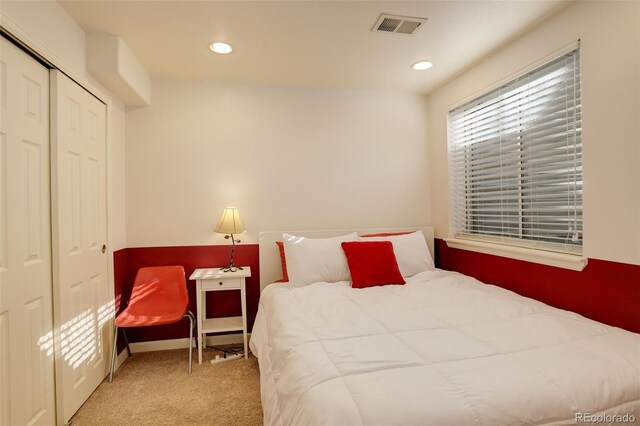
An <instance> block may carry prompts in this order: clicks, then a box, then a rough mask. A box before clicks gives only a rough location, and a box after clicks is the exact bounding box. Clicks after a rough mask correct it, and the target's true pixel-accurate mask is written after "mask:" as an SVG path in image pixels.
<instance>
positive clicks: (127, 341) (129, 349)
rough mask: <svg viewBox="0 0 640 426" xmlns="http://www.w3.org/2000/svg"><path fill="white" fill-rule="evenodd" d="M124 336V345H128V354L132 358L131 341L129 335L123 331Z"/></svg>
mask: <svg viewBox="0 0 640 426" xmlns="http://www.w3.org/2000/svg"><path fill="white" fill-rule="evenodd" d="M122 336H123V337H124V343H126V344H127V353H128V354H129V356H131V348H130V347H129V339H127V333H126V332H125V331H124V328H123V329H122Z"/></svg>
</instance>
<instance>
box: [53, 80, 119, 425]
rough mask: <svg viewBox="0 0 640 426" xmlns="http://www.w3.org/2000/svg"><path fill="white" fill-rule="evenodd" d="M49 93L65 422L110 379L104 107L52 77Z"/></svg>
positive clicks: (59, 355) (59, 358)
mask: <svg viewBox="0 0 640 426" xmlns="http://www.w3.org/2000/svg"><path fill="white" fill-rule="evenodd" d="M51 88H52V92H51V93H52V105H54V106H55V107H54V108H53V110H52V119H51V124H52V138H53V139H52V157H53V162H52V166H53V170H52V194H54V197H53V200H52V219H53V220H52V222H53V246H54V247H55V248H56V250H54V280H55V282H54V289H55V290H54V306H55V308H54V312H55V313H56V314H55V318H54V320H55V324H56V328H57V327H58V325H59V327H60V338H59V339H58V340H57V341H56V345H57V346H56V372H57V375H56V383H57V390H58V396H59V401H58V410H59V413H58V416H59V420H61V421H63V422H66V421H68V420H69V419H70V418H71V416H72V415H73V414H74V413H75V412H76V411H77V409H78V408H79V407H80V406H81V405H82V403H83V402H84V401H85V400H86V399H87V398H88V397H89V395H91V393H92V392H93V390H94V389H95V388H96V387H97V386H98V385H99V384H100V382H101V381H102V380H103V379H104V377H105V376H106V374H107V373H108V366H107V362H106V360H107V358H108V356H105V353H104V351H105V348H109V347H110V344H109V341H110V339H111V333H109V332H108V330H107V328H108V327H107V325H108V320H109V317H108V316H106V317H105V315H104V312H111V311H112V309H113V305H112V303H110V302H109V298H108V288H107V285H108V279H107V255H106V253H103V252H102V246H103V244H106V210H105V209H106V188H105V182H106V176H105V154H106V146H105V139H106V137H105V136H106V135H105V121H106V106H105V105H104V104H103V103H102V102H100V101H99V100H98V99H96V98H95V97H94V96H92V95H91V94H90V93H89V92H87V91H86V90H84V89H83V88H82V87H81V86H79V85H78V84H76V83H75V82H73V81H72V80H70V79H69V78H68V77H66V76H65V75H64V74H62V73H60V72H58V71H55V70H54V71H52V72H51ZM60 396H61V397H60Z"/></svg>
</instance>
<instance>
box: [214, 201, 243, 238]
mask: <svg viewBox="0 0 640 426" xmlns="http://www.w3.org/2000/svg"><path fill="white" fill-rule="evenodd" d="M213 231H214V232H218V233H220V234H240V233H241V232H244V226H243V225H242V221H241V220H240V214H239V213H238V209H237V208H235V207H225V208H224V210H223V211H222V218H221V219H220V223H219V224H218V226H216V227H215V229H214V230H213Z"/></svg>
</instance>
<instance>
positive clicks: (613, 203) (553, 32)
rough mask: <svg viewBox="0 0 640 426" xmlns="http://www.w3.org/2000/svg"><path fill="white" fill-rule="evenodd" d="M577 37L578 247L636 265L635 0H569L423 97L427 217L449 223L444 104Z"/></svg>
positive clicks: (638, 68) (639, 127)
mask: <svg viewBox="0 0 640 426" xmlns="http://www.w3.org/2000/svg"><path fill="white" fill-rule="evenodd" d="M576 39H581V42H582V44H581V46H582V47H581V61H582V95H583V119H582V121H583V140H582V143H583V168H584V232H585V234H584V254H585V255H586V256H587V257H589V258H597V259H605V260H611V261H617V262H624V263H632V264H640V166H639V165H640V142H639V139H638V135H640V3H638V2H613V1H609V2H576V3H574V4H573V5H571V6H569V7H568V8H566V9H564V10H563V11H561V12H560V13H559V14H558V15H555V16H554V17H552V18H551V19H549V20H548V21H546V22H544V23H543V24H541V25H540V26H539V27H537V28H535V29H534V30H532V31H531V32H529V33H527V34H526V35H524V36H523V37H521V38H520V39H518V40H516V41H515V42H514V43H512V44H510V45H508V46H507V47H505V48H504V49H502V50H500V51H498V52H497V53H495V54H494V55H492V56H490V57H489V58H487V59H486V60H484V61H483V62H481V63H480V64H478V65H477V66H475V67H474V68H472V69H471V70H469V71H467V72H465V73H464V74H462V75H461V76H459V77H457V78H456V79H454V80H453V81H451V82H450V83H448V84H447V85H445V86H443V87H441V88H440V89H438V90H437V91H435V92H433V93H432V94H431V95H430V97H429V141H430V150H431V163H430V169H431V171H432V177H431V182H432V216H433V223H434V226H435V228H436V236H437V237H439V238H443V237H446V236H447V233H448V227H449V196H448V190H447V188H448V185H447V182H448V165H447V127H446V119H447V111H448V110H449V109H450V108H451V106H453V105H454V104H456V103H458V102H460V101H461V100H464V99H466V98H468V97H470V96H472V95H474V94H477V93H478V92H480V91H482V90H484V89H485V88H487V87H489V86H491V85H493V84H495V83H496V82H498V81H500V80H502V79H504V78H506V77H508V76H510V75H512V74H514V73H516V72H518V71H519V70H521V69H522V68H525V67H527V66H528V65H529V64H532V63H535V62H536V61H538V60H540V59H541V58H544V57H545V56H547V55H549V54H551V53H552V52H554V51H555V50H557V49H559V48H561V47H563V46H565V45H567V44H569V43H571V42H572V41H574V40H576Z"/></svg>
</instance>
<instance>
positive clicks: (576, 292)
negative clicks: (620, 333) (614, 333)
mask: <svg viewBox="0 0 640 426" xmlns="http://www.w3.org/2000/svg"><path fill="white" fill-rule="evenodd" d="M435 243H436V244H435V246H436V247H435V262H436V265H437V266H438V267H439V268H442V269H447V270H451V271H457V272H460V273H462V274H465V275H470V276H472V277H474V278H477V279H478V280H480V281H482V282H485V283H489V284H495V285H498V286H500V287H503V288H506V289H508V290H511V291H514V292H516V293H518V294H521V295H523V296H526V297H530V298H532V299H537V300H540V301H541V302H544V303H546V304H548V305H551V306H555V307H556V308H560V309H566V310H569V311H574V312H577V313H579V314H581V315H583V316H585V317H588V318H591V319H594V320H596V321H600V322H603V323H605V324H609V325H613V326H616V327H621V328H624V329H627V330H630V331H633V332H636V333H640V266H638V265H631V264H627V263H618V262H610V261H605V260H598V259H589V262H588V264H587V266H586V268H585V269H584V270H583V271H580V272H578V271H571V270H568V269H563V268H556V267H552V266H546V265H540V264H537V263H531V262H524V261H521V260H515V259H509V258H506V257H500V256H492V255H488V254H483V253H477V252H473V251H468V250H460V249H453V248H449V247H448V246H447V243H446V242H445V241H444V240H441V239H436V241H435Z"/></svg>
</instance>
